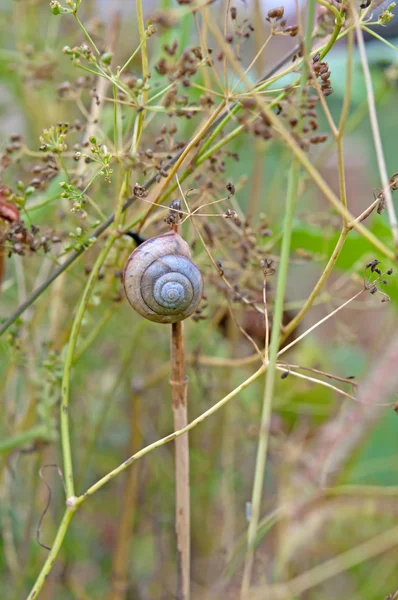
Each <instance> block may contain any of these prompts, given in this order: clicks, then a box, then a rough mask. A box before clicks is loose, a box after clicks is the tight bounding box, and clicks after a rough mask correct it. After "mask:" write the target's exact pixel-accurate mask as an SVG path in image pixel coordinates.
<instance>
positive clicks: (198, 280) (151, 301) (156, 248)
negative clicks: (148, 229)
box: [123, 231, 203, 323]
mask: <svg viewBox="0 0 398 600" xmlns="http://www.w3.org/2000/svg"><path fill="white" fill-rule="evenodd" d="M123 281H124V289H125V291H126V296H127V299H128V301H129V302H130V304H131V306H132V307H133V308H134V309H135V310H136V311H137V312H138V313H139V314H140V315H142V316H143V317H145V318H146V319H149V320H150V321H155V322H156V323H177V322H178V321H183V320H184V319H186V318H187V317H189V316H190V315H192V313H194V312H195V310H196V308H197V307H198V305H199V302H200V300H201V298H202V292H203V280H202V275H201V273H200V271H199V269H198V267H197V266H196V265H195V264H194V263H193V262H192V260H191V252H190V250H189V246H188V244H187V243H186V242H185V241H184V240H183V239H182V237H181V236H180V235H178V233H175V232H174V231H170V232H169V233H165V234H163V235H159V236H157V237H154V238H151V239H149V240H147V241H146V242H144V243H143V244H141V245H140V246H138V248H136V249H135V250H134V252H132V254H130V257H129V259H128V261H127V264H126V266H125V269H124V275H123Z"/></svg>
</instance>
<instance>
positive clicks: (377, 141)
mask: <svg viewBox="0 0 398 600" xmlns="http://www.w3.org/2000/svg"><path fill="white" fill-rule="evenodd" d="M352 10H353V13H354V21H355V30H356V34H357V41H358V49H359V56H360V59H361V64H362V71H363V77H364V80H365V88H366V97H367V99H368V106H369V120H370V126H371V129H372V135H373V141H374V145H375V152H376V158H377V164H378V168H379V173H380V179H381V184H382V188H383V194H384V197H385V201H386V208H387V214H388V219H389V221H390V228H391V234H392V238H393V241H394V245H395V247H396V248H398V221H397V215H396V213H395V207H394V202H393V199H392V194H391V189H390V185H389V177H388V174H387V167H386V161H385V158H384V152H383V144H382V141H381V135H380V128H379V123H378V119H377V111H376V102H375V97H374V91H373V83H372V77H371V74H370V69H369V63H368V57H367V54H366V49H365V42H364V39H363V32H362V29H361V23H360V21H359V16H358V13H357V10H356V8H355V7H353V8H352Z"/></svg>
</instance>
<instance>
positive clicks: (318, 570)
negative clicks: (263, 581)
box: [250, 526, 398, 600]
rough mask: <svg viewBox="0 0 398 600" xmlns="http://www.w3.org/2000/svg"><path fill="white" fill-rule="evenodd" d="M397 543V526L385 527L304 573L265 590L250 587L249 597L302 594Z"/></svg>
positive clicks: (284, 599)
mask: <svg viewBox="0 0 398 600" xmlns="http://www.w3.org/2000/svg"><path fill="white" fill-rule="evenodd" d="M397 544H398V526H397V527H394V528H392V529H387V530H386V531H383V533H380V534H378V535H376V536H374V537H373V538H371V539H369V540H366V542H363V543H362V544H358V545H357V546H355V547H354V548H350V550H347V551H346V552H343V553H342V554H339V555H338V556H336V557H333V558H331V559H330V560H327V561H325V562H323V563H321V564H319V565H316V566H315V567H313V568H312V569H309V570H308V571H306V572H305V573H302V574H300V575H297V577H294V579H291V580H290V581H289V582H286V583H283V584H277V585H274V586H270V587H269V588H268V590H265V589H264V587H262V588H261V589H259V590H257V589H254V588H252V589H251V596H250V598H251V600H263V599H265V598H273V599H275V600H291V599H292V598H299V597H302V594H304V593H305V592H307V591H308V590H310V589H312V588H314V587H316V586H317V585H320V584H321V583H323V582H324V581H327V580H328V579H330V578H331V577H335V576H336V575H338V574H339V573H343V572H344V571H347V570H348V569H350V568H352V567H354V566H355V565H358V564H359V563H362V562H364V561H366V560H369V559H371V558H373V557H374V556H378V555H379V554H382V553H383V552H387V550H390V549H392V548H395V547H396V546H397Z"/></svg>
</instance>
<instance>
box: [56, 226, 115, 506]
mask: <svg viewBox="0 0 398 600" xmlns="http://www.w3.org/2000/svg"><path fill="white" fill-rule="evenodd" d="M117 236H118V234H116V233H115V234H113V235H110V236H109V238H108V239H107V241H106V244H105V246H104V247H103V248H102V250H101V252H100V253H99V255H98V258H97V260H96V261H95V264H94V267H93V269H92V271H91V273H90V276H89V279H88V281H87V285H86V287H85V290H84V292H83V295H82V298H81V300H80V302H79V306H78V309H77V313H76V316H75V319H74V321H73V326H72V331H71V334H70V338H69V344H68V350H67V353H66V359H65V366H64V373H63V377H62V388H61V413H60V414H61V417H60V423H61V441H62V455H63V463H64V477H65V485H66V494H67V497H68V498H71V497H73V496H74V495H75V489H74V480H73V466H72V450H71V443H70V434H69V394H70V382H71V369H72V363H73V356H74V352H75V348H76V344H77V340H78V337H79V333H80V328H81V324H82V321H83V317H84V313H85V312H86V310H87V306H88V303H89V300H90V296H91V293H92V291H93V288H94V285H95V282H96V280H97V277H98V275H99V271H100V269H101V267H102V265H103V263H104V261H105V259H106V257H107V256H108V253H109V251H110V249H111V248H112V246H113V244H114V242H115V240H116V238H117Z"/></svg>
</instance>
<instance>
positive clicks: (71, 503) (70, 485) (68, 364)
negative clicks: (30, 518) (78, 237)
mask: <svg viewBox="0 0 398 600" xmlns="http://www.w3.org/2000/svg"><path fill="white" fill-rule="evenodd" d="M127 181H128V178H127V175H126V178H125V179H124V181H123V185H122V188H121V191H120V194H119V199H118V205H117V208H116V213H115V229H114V232H113V233H112V234H111V235H110V236H109V238H108V239H107V241H106V243H105V245H104V247H103V248H102V250H101V252H100V253H99V255H98V257H97V259H96V261H95V264H94V266H93V269H92V271H91V273H90V276H89V278H88V280H87V284H86V287H85V289H84V292H83V295H82V297H81V300H80V302H79V305H78V308H77V312H76V316H75V318H74V321H73V325H72V330H71V334H70V338H69V344H68V349H67V352H66V358H65V366H64V372H63V377H62V385H61V407H60V428H61V444H62V455H63V473H64V479H65V487H66V497H67V500H66V504H67V511H66V513H65V515H64V518H63V520H62V522H61V524H60V527H59V529H58V532H57V535H56V539H55V541H54V545H53V547H52V549H51V552H50V555H49V557H50V556H51V560H49V558H48V559H47V560H46V562H45V565H44V567H43V569H42V571H41V573H40V575H39V577H38V579H37V581H36V583H35V585H34V587H33V589H32V592H31V594H30V596H29V599H28V600H30V599H32V600H33V598H36V597H37V595H38V593H39V592H40V590H41V588H42V586H43V584H44V582H45V579H46V577H47V576H48V574H49V573H50V571H51V569H52V567H53V565H54V562H55V558H56V556H57V554H58V552H59V549H60V547H61V544H62V541H63V539H64V537H65V533H66V531H67V529H68V526H69V523H70V520H71V518H72V516H73V513H74V512H75V510H76V502H75V500H76V498H75V488H74V478H73V463H72V449H71V442H70V432H69V393H70V382H71V369H72V364H73V357H74V351H75V348H76V344H77V340H78V336H79V333H80V328H81V324H82V321H83V317H84V313H85V311H86V309H87V306H88V303H89V300H90V296H91V293H92V291H93V288H94V285H95V282H96V280H97V277H98V275H99V271H100V269H101V267H102V265H103V263H104V261H105V259H106V257H107V255H108V253H109V251H110V250H111V248H112V246H113V244H114V242H115V241H116V239H117V238H118V237H119V231H118V226H119V223H120V218H121V215H122V209H123V197H124V192H125V190H126V188H127V185H128V184H127Z"/></svg>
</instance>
